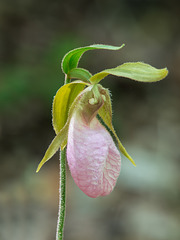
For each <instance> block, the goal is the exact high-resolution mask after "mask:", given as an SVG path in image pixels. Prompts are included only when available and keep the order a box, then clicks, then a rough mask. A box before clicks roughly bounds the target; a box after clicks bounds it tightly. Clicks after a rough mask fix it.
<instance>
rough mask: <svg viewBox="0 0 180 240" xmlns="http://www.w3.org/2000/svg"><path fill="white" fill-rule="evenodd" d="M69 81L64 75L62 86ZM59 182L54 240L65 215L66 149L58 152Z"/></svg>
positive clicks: (60, 235)
mask: <svg viewBox="0 0 180 240" xmlns="http://www.w3.org/2000/svg"><path fill="white" fill-rule="evenodd" d="M70 81H71V79H70V78H69V77H68V76H67V75H66V77H65V81H64V85H65V84H68V83H70ZM59 166H60V182H59V211H58V221H57V230H56V240H62V239H63V232H64V221H65V213H66V147H65V148H64V149H63V150H61V151H60V164H59Z"/></svg>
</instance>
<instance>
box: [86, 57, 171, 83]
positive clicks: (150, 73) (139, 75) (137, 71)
mask: <svg viewBox="0 0 180 240" xmlns="http://www.w3.org/2000/svg"><path fill="white" fill-rule="evenodd" d="M109 74H111V75H115V76H118V77H127V78H130V79H132V80H136V81H139V82H157V81H160V80H162V79H163V78H165V77H166V76H167V74H168V70H167V68H163V69H157V68H154V67H152V66H151V65H149V64H146V63H142V62H129V63H124V64H122V65H120V66H118V67H116V68H111V69H106V70H104V71H102V72H99V73H97V74H95V75H93V76H92V77H91V78H90V82H91V83H93V84H95V83H98V82H100V81H101V80H102V79H103V78H105V77H106V76H107V75H109Z"/></svg>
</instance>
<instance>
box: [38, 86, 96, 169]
mask: <svg viewBox="0 0 180 240" xmlns="http://www.w3.org/2000/svg"><path fill="white" fill-rule="evenodd" d="M64 86H66V85H64ZM91 88H92V87H91V86H90V87H87V88H86V89H84V90H83V91H82V92H81V93H80V94H79V95H78V96H77V97H76V98H75V100H74V101H73V103H72V104H71V106H70V109H69V114H68V119H67V121H66V123H65V125H64V127H63V128H62V129H61V130H60V132H59V133H58V134H57V136H56V137H55V138H54V140H53V141H52V142H51V144H50V146H49V148H48V149H47V151H46V153H45V155H44V157H43V159H42V161H41V162H40V164H39V165H38V168H37V170H36V172H39V170H40V169H41V167H42V166H43V165H44V163H45V162H47V161H48V160H49V159H50V158H51V157H52V156H53V155H54V154H55V153H56V152H57V151H58V149H59V148H61V150H62V149H64V148H65V146H66V144H67V137H68V129H69V123H70V120H71V117H72V115H73V113H74V111H77V110H79V109H82V107H81V105H82V106H84V102H85V99H87V97H89V93H91Z"/></svg>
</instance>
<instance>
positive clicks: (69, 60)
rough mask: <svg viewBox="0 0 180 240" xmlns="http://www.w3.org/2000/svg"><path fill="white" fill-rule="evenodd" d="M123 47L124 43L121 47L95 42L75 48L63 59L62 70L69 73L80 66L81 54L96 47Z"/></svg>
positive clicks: (117, 48) (116, 48)
mask: <svg viewBox="0 0 180 240" xmlns="http://www.w3.org/2000/svg"><path fill="white" fill-rule="evenodd" d="M122 47H124V44H122V45H121V46H120V47H115V46H110V45H103V44H94V45H90V46H87V47H80V48H76V49H73V50H72V51H70V52H68V53H67V54H66V55H65V56H64V58H63V60H62V70H63V72H64V73H66V74H68V72H69V71H70V70H71V69H73V68H76V67H77V66H78V62H79V60H80V58H81V56H82V55H83V54H84V53H85V52H86V51H89V50H94V49H106V50H119V49H121V48H122Z"/></svg>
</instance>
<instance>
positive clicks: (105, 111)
mask: <svg viewBox="0 0 180 240" xmlns="http://www.w3.org/2000/svg"><path fill="white" fill-rule="evenodd" d="M104 91H105V92H104V95H105V97H106V101H104V105H103V106H102V107H101V108H100V109H99V111H98V114H99V116H100V117H101V118H102V120H103V122H104V123H105V124H106V125H107V127H108V128H109V129H110V130H111V132H112V133H113V135H114V137H115V138H116V141H117V143H118V147H119V150H120V151H121V153H122V154H124V156H125V157H127V158H128V159H129V160H130V161H131V162H132V164H133V165H134V166H136V164H135V162H134V160H133V159H132V158H131V156H130V155H129V154H128V153H127V151H126V149H125V148H124V146H123V145H122V143H121V141H120V140H119V138H118V136H117V134H116V132H115V130H114V127H113V125H112V106H111V99H110V96H109V92H108V90H107V89H104Z"/></svg>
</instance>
